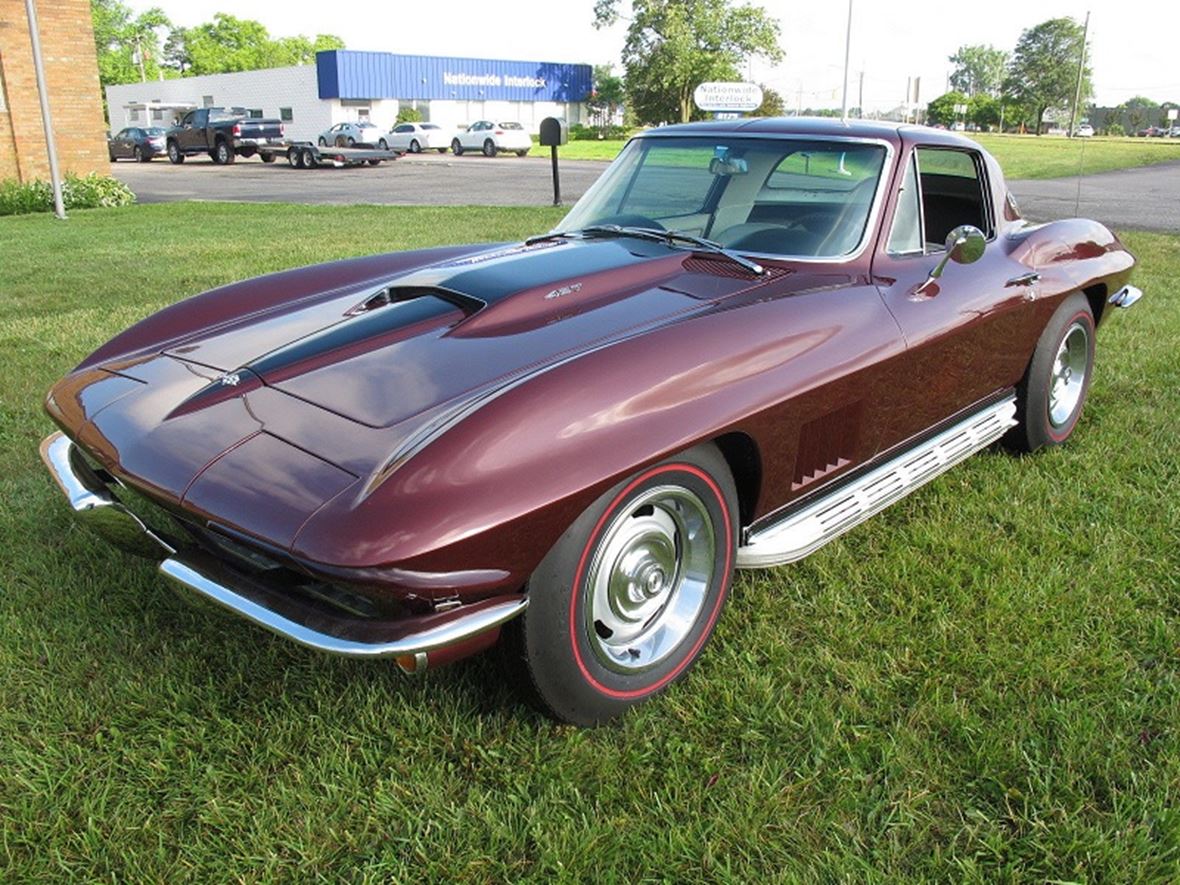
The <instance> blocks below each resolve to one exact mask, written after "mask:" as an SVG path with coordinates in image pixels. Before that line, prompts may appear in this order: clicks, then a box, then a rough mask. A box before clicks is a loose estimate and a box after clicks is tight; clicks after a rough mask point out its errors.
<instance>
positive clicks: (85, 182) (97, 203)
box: [0, 172, 135, 215]
mask: <svg viewBox="0 0 1180 885" xmlns="http://www.w3.org/2000/svg"><path fill="white" fill-rule="evenodd" d="M61 190H62V202H64V203H65V207H66V208H67V209H107V208H112V207H116V206H130V205H131V204H132V203H134V202H135V194H134V193H132V191H131V188H129V187H127V185H125V184H123V182H121V181H119V180H118V179H115V178H111V177H110V176H109V175H98V174H96V173H93V172H92V173H91V174H89V175H82V176H77V175H67V176H66V178H65V181H63V182H62V185H61ZM52 211H53V185H51V184H50V183H49V182H48V181H40V180H36V179H34V180H33V181H26V182H19V181H13V180H12V179H5V180H4V181H0V215H25V214H28V213H30V212H52Z"/></svg>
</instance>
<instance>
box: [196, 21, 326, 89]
mask: <svg viewBox="0 0 1180 885" xmlns="http://www.w3.org/2000/svg"><path fill="white" fill-rule="evenodd" d="M181 44H182V46H183V52H182V53H179V56H180V57H181V58H182V59H183V62H182V63H184V64H187V65H188V67H187V70H186V71H185V73H187V74H189V75H194V76H195V75H199V74H224V73H227V72H230V71H254V70H259V69H262V68H278V67H283V66H285V65H299V64H309V63H311V62H312V61H314V60H315V54H316V53H317V52H319V51H322V50H325V49H343V48H344V41H342V40H341V39H340V38H339V37H336V36H333V35H331V34H317V35H316V36H315V37H314V38H308V37H304V36H302V35H300V36H296V37H281V38H279V39H278V40H273V39H271V36H270V33H269V32H268V31H267V30H266V28H265V26H263V25H262V23H261V22H256V21H253V20H251V19H244V18H237V17H236V16H232V15H228V14H226V13H224V12H219V13H217V15H215V16H213V21H211V22H205V23H204V24H200V25H196V26H195V27H192V28H187V29H186V30H185V31H184V34H183V38H182V40H181V41H180V42H179V43H178V45H181Z"/></svg>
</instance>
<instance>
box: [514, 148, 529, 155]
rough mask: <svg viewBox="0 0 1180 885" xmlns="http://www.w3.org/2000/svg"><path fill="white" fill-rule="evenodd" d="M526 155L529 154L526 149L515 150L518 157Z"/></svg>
mask: <svg viewBox="0 0 1180 885" xmlns="http://www.w3.org/2000/svg"><path fill="white" fill-rule="evenodd" d="M528 155H529V152H528V150H527V149H526V150H523V151H517V152H516V156H518V157H527V156H528Z"/></svg>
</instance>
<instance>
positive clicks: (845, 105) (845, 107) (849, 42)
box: [840, 0, 852, 120]
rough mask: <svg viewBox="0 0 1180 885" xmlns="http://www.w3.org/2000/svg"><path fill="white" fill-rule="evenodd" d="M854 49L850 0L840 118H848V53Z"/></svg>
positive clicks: (849, 1) (850, 4) (849, 3)
mask: <svg viewBox="0 0 1180 885" xmlns="http://www.w3.org/2000/svg"><path fill="white" fill-rule="evenodd" d="M851 51H852V0H848V32H847V34H845V36H844V100H843V103H842V104H841V106H840V119H841V120H847V119H848V55H849V53H850V52H851Z"/></svg>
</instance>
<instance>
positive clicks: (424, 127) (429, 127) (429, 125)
mask: <svg viewBox="0 0 1180 885" xmlns="http://www.w3.org/2000/svg"><path fill="white" fill-rule="evenodd" d="M422 128H423V129H437V128H438V126H436V125H435V124H434V123H423V124H422Z"/></svg>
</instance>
